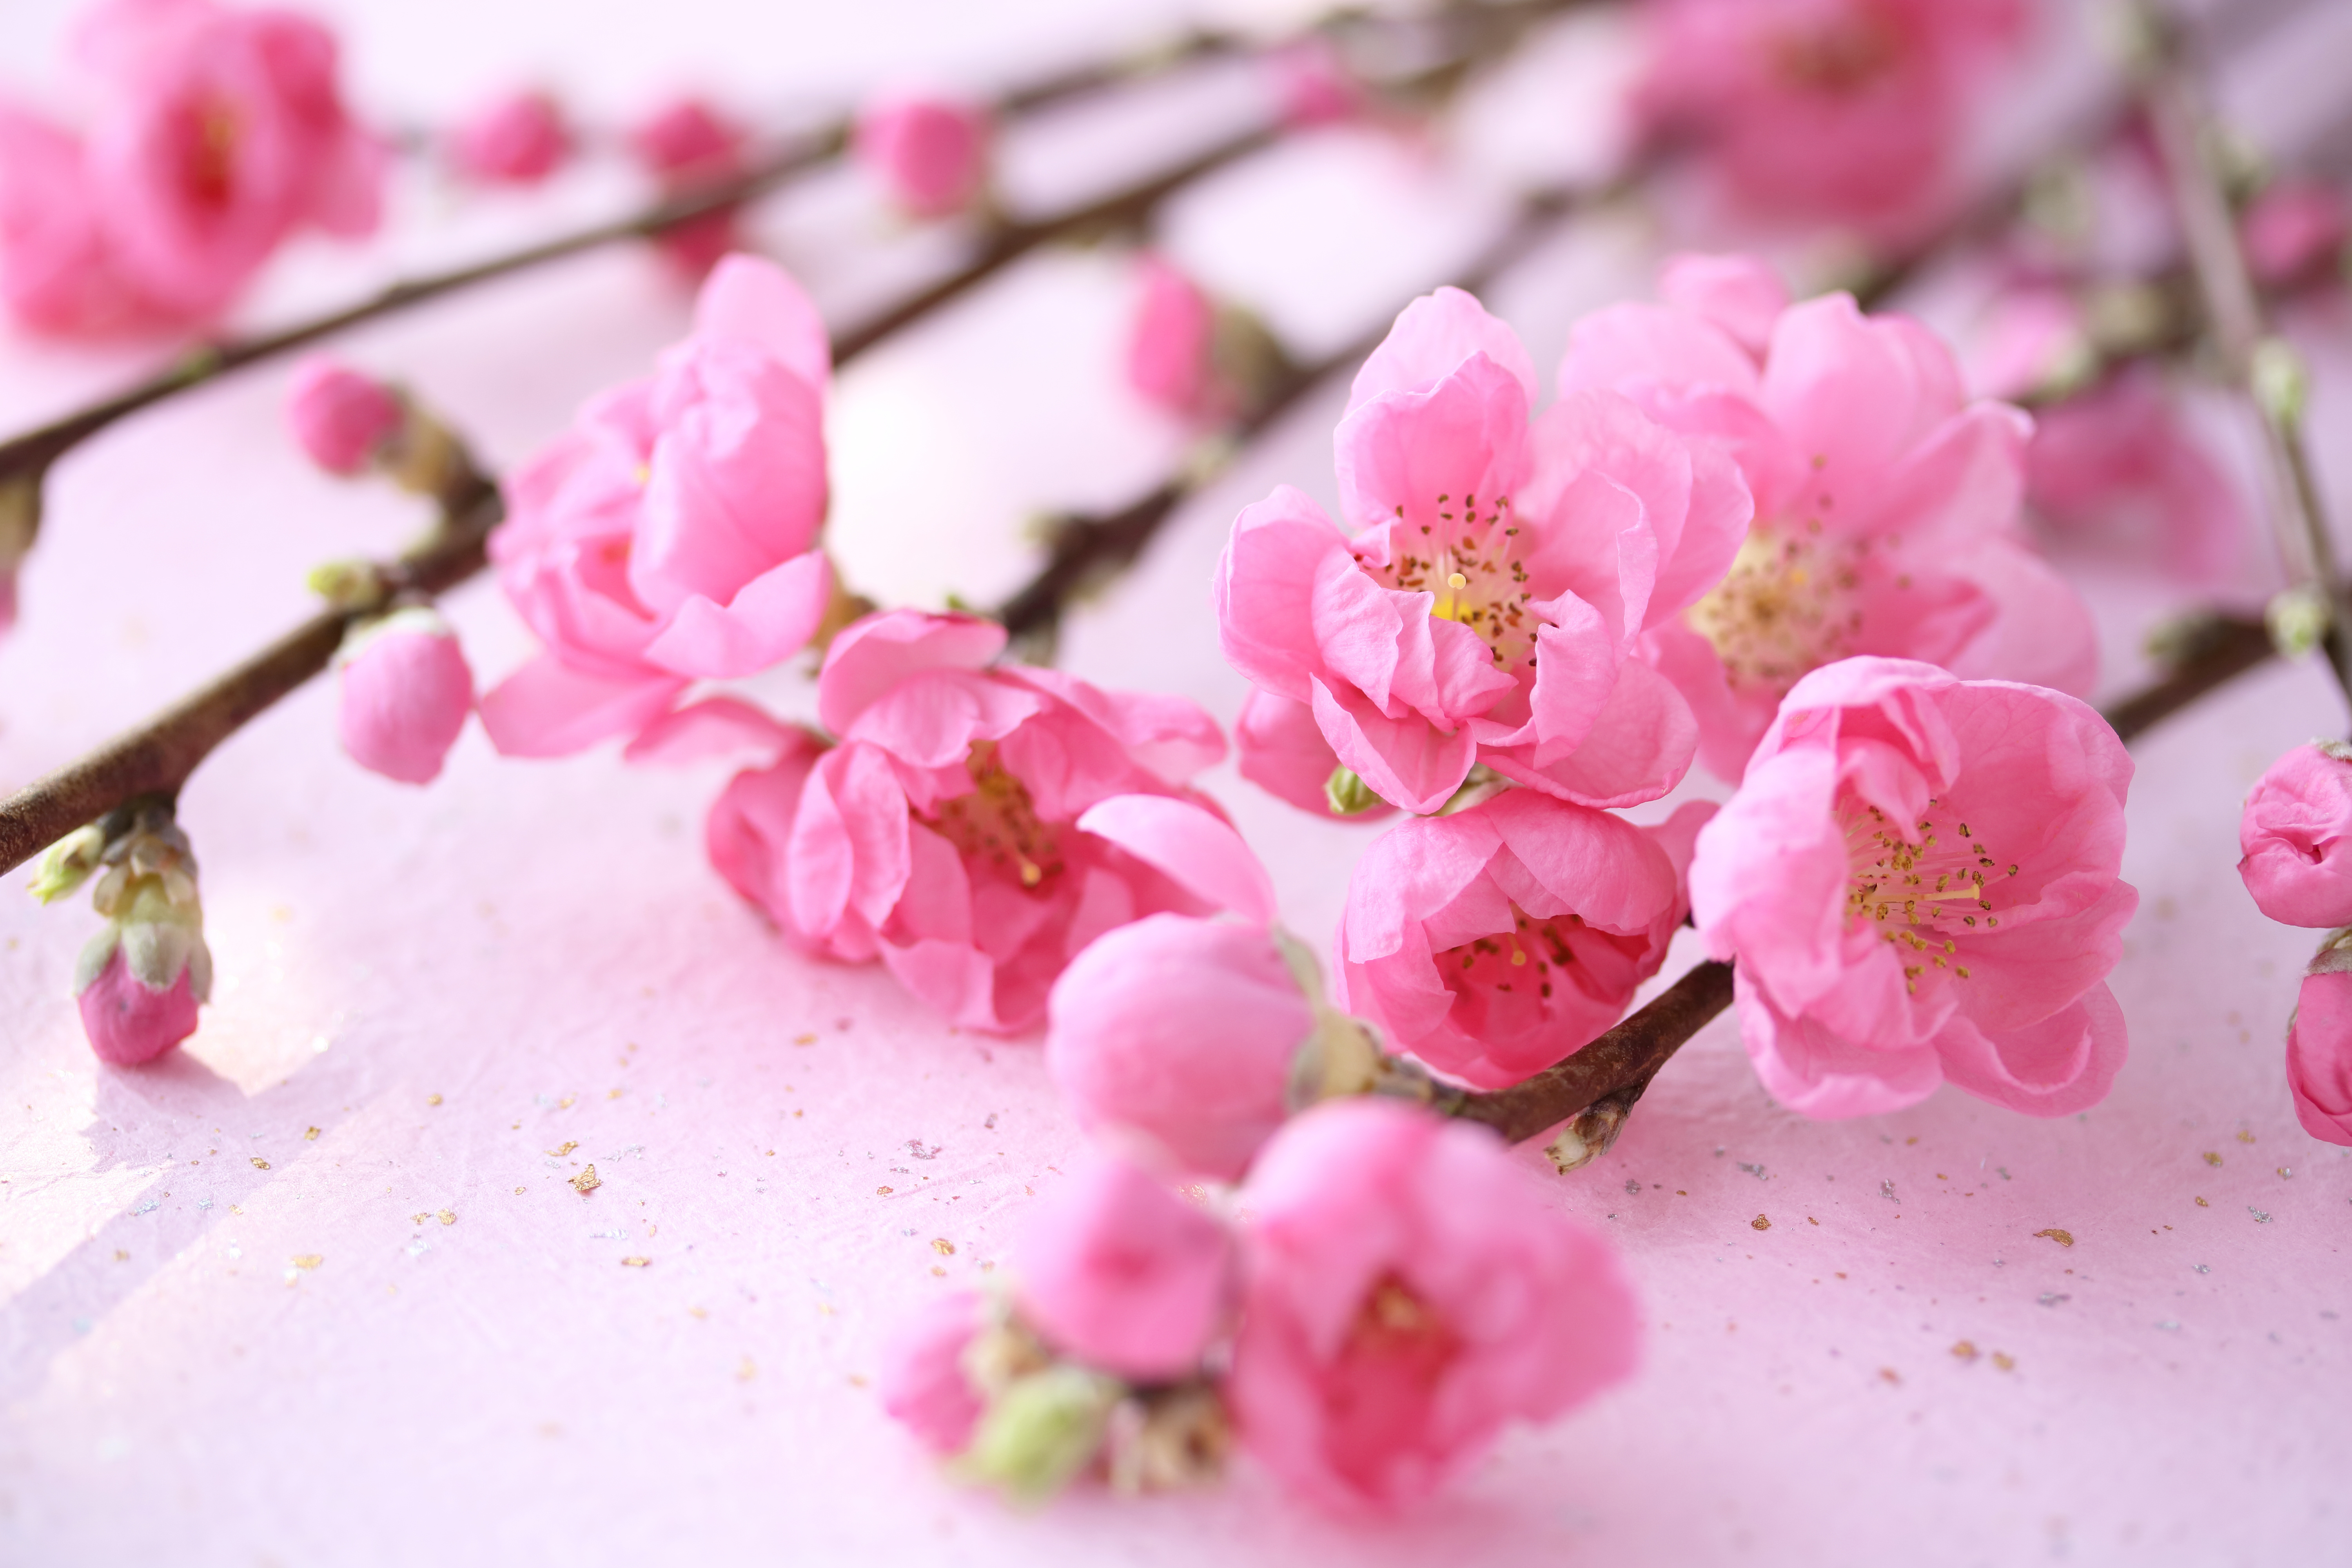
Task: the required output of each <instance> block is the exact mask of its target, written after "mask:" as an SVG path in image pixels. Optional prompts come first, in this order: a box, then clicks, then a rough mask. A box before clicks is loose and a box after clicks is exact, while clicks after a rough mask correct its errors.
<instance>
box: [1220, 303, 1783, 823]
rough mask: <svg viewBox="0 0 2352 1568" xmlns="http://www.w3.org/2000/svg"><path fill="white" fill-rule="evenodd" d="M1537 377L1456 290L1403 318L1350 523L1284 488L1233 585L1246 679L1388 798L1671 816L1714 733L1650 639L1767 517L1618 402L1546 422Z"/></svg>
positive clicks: (1729, 479) (1346, 483)
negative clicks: (1290, 706)
mask: <svg viewBox="0 0 2352 1568" xmlns="http://www.w3.org/2000/svg"><path fill="white" fill-rule="evenodd" d="M1534 394H1535V371H1534V366H1533V364H1532V363H1531V362H1530V361H1529V360H1528V353H1527V350H1526V349H1525V348H1524V347H1522V346H1521V345H1520V343H1519V342H1518V340H1517V337H1515V336H1514V335H1513V334H1512V332H1511V330H1510V329H1509V328H1508V327H1507V326H1506V325H1504V324H1503V323H1502V322H1501V321H1496V319H1495V318H1494V317H1492V316H1489V315H1488V314H1486V311H1485V310H1483V309H1481V308H1480V306H1479V304H1478V302H1477V301H1476V300H1474V299H1472V298H1471V297H1470V296H1469V295H1467V294H1465V293H1463V292H1462V291H1460V290H1459V289H1439V290H1438V291H1437V292H1436V293H1434V294H1432V295H1428V296H1425V297H1423V299H1420V300H1415V301H1414V302H1413V303H1412V305H1410V306H1408V307H1407V308H1406V309H1405V310H1404V312H1403V313H1402V315H1400V316H1399V317H1398V318H1397V321H1396V325H1395V327H1394V328H1393V329H1392V330H1391V331H1390V333H1389V335H1388V338H1387V340H1386V342H1383V343H1382V344H1381V347H1380V348H1379V350H1377V351H1376V352H1375V353H1373V354H1372V356H1371V357H1370V359H1369V360H1367V361H1366V362H1365V363H1364V366H1363V369H1362V370H1361V371H1360V373H1359V374H1358V375H1357V377H1356V382H1355V386H1354V388H1353V390H1352V392H1351V394H1350V395H1349V411H1348V414H1347V416H1346V417H1345V418H1344V419H1343V420H1342V421H1341V423H1340V425H1339V430H1338V433H1337V435H1336V437H1335V443H1336V446H1337V447H1338V458H1339V496H1340V503H1341V511H1342V515H1343V516H1344V518H1345V520H1346V521H1347V523H1348V524H1349V527H1351V528H1353V529H1354V530H1355V532H1354V534H1353V535H1352V537H1350V536H1349V535H1348V534H1344V533H1342V532H1341V531H1339V529H1338V528H1335V527H1334V526H1333V525H1332V523H1331V521H1329V520H1328V518H1327V517H1325V515H1324V514H1323V510H1322V509H1321V508H1320V507H1318V506H1317V505H1316V504H1315V503H1314V502H1313V501H1312V500H1308V499H1307V497H1306V496H1305V495H1303V494H1301V493H1300V492H1299V491H1297V490H1295V489H1290V488H1288V487H1284V488H1282V489H1277V490H1276V492H1275V493H1274V495H1273V496H1272V497H1270V498H1269V499H1267V500H1264V501H1261V502H1259V503H1258V504H1257V505H1255V506H1253V507H1251V508H1249V509H1247V510H1244V512H1243V513H1242V515H1241V517H1240V518H1239V519H1238V520H1237V521H1235V522H1234V532H1233V538H1232V541H1231V542H1230V543H1228V545H1227V546H1226V549H1225V553H1224V557H1223V560H1222V561H1221V562H1220V563H1218V568H1217V585H1216V595H1217V619H1218V634H1219V637H1220V640H1221V641H1222V643H1223V647H1224V652H1225V658H1226V659H1227V661H1228V662H1230V663H1231V664H1232V665H1233V666H1234V668H1236V669H1238V670H1239V671H1240V672H1241V673H1242V674H1243V675H1244V676H1246V677H1247V678H1248V679H1250V680H1251V681H1252V682H1253V683H1254V684H1255V685H1256V686H1258V687H1259V688H1260V689H1264V690H1265V691H1268V692H1271V693H1273V694H1274V695H1276V696H1278V697H1283V698H1286V699H1288V700H1291V701H1293V702H1299V703H1305V704H1307V705H1308V706H1310V707H1311V709H1312V710H1313V713H1314V717H1315V721H1316V723H1317V725H1318V727H1319V728H1320V729H1321V730H1322V731H1323V734H1324V736H1325V738H1326V739H1327V740H1328V742H1330V744H1331V747H1332V749H1333V751H1334V752H1335V753H1336V755H1337V756H1338V759H1339V762H1340V763H1342V764H1344V765H1345V766H1346V767H1348V768H1349V769H1350V770H1352V771H1353V772H1354V773H1356V774H1358V775H1359V776H1360V778H1361V779H1362V781H1363V783H1364V784H1366V785H1367V786H1369V787H1370V790H1371V791H1372V792H1373V793H1374V794H1376V795H1380V796H1381V798H1382V799H1384V800H1387V801H1389V802H1391V804H1393V805H1400V806H1402V807H1404V808H1405V809H1406V810H1408V811H1415V812H1430V811H1434V810H1436V809H1437V808H1438V807H1439V806H1441V805H1444V803H1445V801H1446V800H1447V799H1448V797H1450V796H1451V795H1453V794H1454V791H1455V790H1456V789H1458V788H1459V787H1460V786H1461V784H1462V783H1463V782H1464V780H1465V778H1466V777H1467V775H1468V773H1469V772H1470V769H1471V767H1472V766H1473V765H1474V764H1475V763H1484V764H1486V766H1487V767H1489V768H1491V769H1492V770H1494V771H1495V772H1496V773H1500V774H1502V775H1503V776H1505V777H1507V778H1509V779H1512V780H1514V781H1516V782H1517V783H1520V784H1527V785H1528V786H1530V787H1532V788H1536V789H1539V790H1542V791H1544V792H1546V793H1548V794H1551V795H1558V796H1559V797H1560V798H1562V799H1565V800H1572V801H1576V802H1579V803H1580V804H1583V805H1596V806H1611V805H1631V804H1633V803H1635V802H1639V801H1643V800H1650V799H1654V798H1655V797H1657V796H1658V795H1664V793H1665V792H1666V791H1667V790H1669V789H1671V788H1673V787H1674V785H1675V783H1676V782H1677V781H1678V780H1680V778H1681V777H1682V775H1683V773H1684V772H1685V769H1686V768H1687V767H1688V766H1689V763H1690V760H1691V755H1692V751H1693V747H1694V745H1695V744H1696V738H1697V737H1696V726H1695V724H1694V721H1693V719H1692V716H1691V712H1690V709H1689V707H1688V705H1687V704H1686V703H1685V701H1684V700H1683V698H1682V697H1681V695H1680V694H1678V693H1677V692H1676V691H1675V689H1674V687H1673V686H1672V684H1671V683H1669V682H1668V681H1667V680H1666V679H1664V677H1662V676H1661V675H1659V674H1658V672H1657V671H1656V670H1655V669H1654V668H1651V667H1650V665H1649V664H1647V663H1646V662H1644V660H1643V657H1642V656H1641V643H1642V639H1643V634H1644V633H1645V632H1646V631H1647V630H1649V629H1650V628H1651V627H1653V626H1657V625H1660V624H1662V623H1663V622H1664V621H1665V620H1667V619H1669V618H1671V617H1672V616H1675V615H1676V614H1678V613H1679V612H1680V611H1682V610H1683V609H1684V608H1685V606H1687V605H1690V604H1691V603H1692V602H1693V601H1694V600H1696V599H1697V598H1698V597H1699V595H1702V594H1704V593H1706V591H1707V589H1708V588H1709V587H1710V586H1711V585H1712V584H1715V583H1716V581H1717V579H1719V578H1720V577H1721V576H1722V575H1723V573H1724V570H1725V568H1726V567H1727V566H1728V565H1729V564H1730V563H1731V560H1732V558H1733V556H1734V554H1735V553H1736V552H1738V548H1739V540H1740V536H1741V533H1742V531H1743V530H1744V529H1745V527H1746V524H1747V522H1748V512H1749V505H1748V494H1747V490H1746V489H1745V487H1744V486H1743V485H1742V484H1741V482H1740V479H1739V475H1738V470H1737V468H1735V467H1734V466H1733V464H1732V462H1731V460H1730V458H1728V457H1727V455H1726V454H1725V453H1724V452H1723V451H1722V450H1721V449H1719V448H1718V447H1717V445H1716V444H1715V443H1714V442H1712V441H1692V440H1687V439H1685V438H1684V437H1680V436H1677V435H1675V433H1674V432H1672V431H1670V430H1668V429H1666V428H1665V427H1664V426H1661V425H1659V424H1657V423H1656V422H1654V420H1652V419H1650V418H1648V417H1647V416H1644V415H1643V413H1642V412H1641V411H1640V410H1639V409H1638V408H1636V407H1635V406H1634V405H1633V403H1632V402H1630V401H1628V400H1627V399H1626V398H1624V397H1622V396H1620V395H1616V394H1615V393H1612V392H1601V391H1584V392H1579V393H1577V394H1575V395H1570V396H1565V397H1562V398H1561V399H1560V400H1559V402H1558V403H1556V404H1554V405H1552V406H1551V407H1550V408H1549V409H1548V410H1547V411H1546V412H1545V413H1544V414H1543V415H1542V416H1541V417H1539V418H1538V419H1536V420H1534V421H1533V422H1532V423H1530V421H1529V418H1528V408H1529V405H1530V404H1531V402H1532V400H1533V397H1534Z"/></svg>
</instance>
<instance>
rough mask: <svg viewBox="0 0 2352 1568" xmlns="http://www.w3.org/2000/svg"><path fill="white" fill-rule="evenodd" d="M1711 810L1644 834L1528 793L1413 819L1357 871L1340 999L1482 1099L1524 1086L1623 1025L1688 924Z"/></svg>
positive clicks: (1696, 809)
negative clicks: (1689, 876) (1688, 901)
mask: <svg viewBox="0 0 2352 1568" xmlns="http://www.w3.org/2000/svg"><path fill="white" fill-rule="evenodd" d="M1712 810H1713V807H1711V806H1708V805H1699V804H1694V805H1685V806H1684V807H1683V808H1682V810H1681V811H1680V812H1679V813H1677V814H1676V816H1675V818H1674V820H1673V821H1672V822H1671V823H1669V824H1665V825H1662V826H1659V827H1657V828H1642V827H1637V826H1634V825H1633V824H1632V823H1630V822H1627V821H1626V820H1624V819H1623V818H1622V817H1620V816H1612V815H1611V814H1610V813H1608V812H1602V811H1594V810H1592V809H1591V807H1588V806H1580V805H1570V804H1569V803H1568V802H1566V801H1561V800H1554V799H1552V798H1550V797H1549V796H1548V795H1539V794H1538V793H1536V792H1535V791H1532V790H1506V791H1504V792H1503V793H1502V794H1501V795H1496V797H1495V798H1493V799H1492V800H1488V801H1484V802H1481V803H1480V804H1479V805H1474V806H1472V807H1470V808H1469V809H1467V810H1465V811H1460V812H1456V813H1454V814H1453V815H1451V816H1422V817H1412V818H1410V819H1408V820H1407V821H1405V822H1403V823H1402V824H1400V825H1399V826H1396V827H1394V828H1391V830H1390V831H1389V832H1387V833H1386V834H1383V835H1382V836H1381V838H1380V839H1379V841H1378V842H1376V843H1374V844H1373V846H1372V847H1371V848H1370V850H1368V851H1366V853H1365V854H1364V857H1363V858H1361V859H1360V860H1359V861H1357V862H1356V869H1355V872H1354V874H1353V875H1352V876H1351V877H1350V878H1349V881H1348V907H1347V912H1346V914H1345V915H1343V916H1342V917H1341V920H1340V926H1339V972H1340V976H1341V980H1342V984H1343V996H1342V1000H1343V1001H1344V1003H1345V1005H1347V1006H1348V1007H1349V1008H1350V1009H1351V1010H1353V1011H1354V1012H1356V1013H1357V1014H1359V1015H1360V1016H1362V1017H1364V1018H1366V1019H1368V1020H1370V1022H1372V1023H1375V1024H1378V1025H1380V1026H1381V1027H1382V1028H1384V1029H1385V1030H1387V1032H1388V1036H1389V1038H1390V1041H1391V1043H1392V1044H1393V1045H1394V1046H1395V1047H1398V1048H1400V1049H1402V1050H1407V1051H1411V1052H1412V1054H1413V1055H1414V1056H1416V1057H1419V1058H1421V1059H1422V1060H1423V1061H1424V1062H1426V1063H1428V1064H1429V1065H1430V1066H1431V1067H1433V1068H1437V1069H1438V1070H1440V1071H1441V1072H1445V1073H1449V1074H1452V1075H1453V1076H1454V1077H1455V1078H1458V1079H1463V1080H1465V1082H1467V1083H1469V1084H1470V1085H1472V1086H1473V1087H1474V1088H1478V1089H1499V1088H1501V1087H1503V1086H1505V1085H1507V1084H1512V1083H1517V1081H1519V1080H1520V1079H1524V1078H1526V1077H1528V1075H1529V1074H1531V1073H1535V1072H1537V1071H1539V1070H1540V1069H1542V1068H1548V1067H1549V1066H1551V1065H1552V1063H1554V1062H1556V1061H1559V1059H1560V1058H1563V1057H1566V1056H1568V1055H1570V1053H1572V1052H1574V1051H1577V1050H1579V1049H1580V1048H1581V1047H1584V1046H1585V1045H1586V1044H1587V1043H1588V1042H1590V1041H1591V1040H1592V1039H1593V1038H1594V1037H1597V1036H1598V1035H1600V1034H1601V1031H1603V1030H1605V1029H1607V1028H1608V1027H1609V1026H1611V1025H1612V1024H1614V1023H1616V1022H1617V1020H1618V1019H1619V1018H1620V1017H1622V1016H1624V1012H1625V1009H1626V1007H1627V1005H1629V1004H1630V1003H1631V1002H1632V1001H1633V992H1634V988H1635V987H1637V986H1639V985H1640V984H1642V982H1643V981H1644V980H1647V979H1648V978H1649V977H1650V976H1651V975H1653V974H1655V973H1657V972H1658V966H1659V965H1660V964H1661V963H1664V962H1665V957H1666V948H1667V945H1668V944H1669V943H1670V942H1672V941H1673V940H1674V934H1675V928H1676V927H1678V926H1679V925H1681V924H1682V920H1683V915H1684V912H1685V901H1684V898H1683V889H1682V879H1683V871H1684V868H1685V867H1687V866H1688V865H1689V863H1690V846H1691V839H1692V837H1693V836H1694V835H1695V834H1696V833H1697V831H1698V826H1699V824H1700V823H1701V822H1704V821H1705V820H1706V816H1707V815H1708V814H1709V813H1710V812H1711V811H1712Z"/></svg>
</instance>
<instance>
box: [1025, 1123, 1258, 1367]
mask: <svg viewBox="0 0 2352 1568" xmlns="http://www.w3.org/2000/svg"><path fill="white" fill-rule="evenodd" d="M1232 1252H1233V1244H1232V1241H1231V1239H1230V1237H1228V1236H1227V1235H1226V1232H1225V1227H1224V1226H1223V1225H1221V1224H1219V1223H1218V1222H1217V1221H1216V1220H1215V1219H1213V1218H1212V1217H1211V1216H1210V1215H1205V1214H1203V1213H1202V1212H1201V1211H1200V1210H1199V1209H1197V1208H1195V1207H1193V1206H1192V1205H1191V1204H1188V1203H1186V1202H1185V1201H1184V1200H1183V1199H1182V1198H1181V1197H1178V1196H1177V1195H1176V1194H1173V1193H1171V1192H1170V1191H1169V1190H1168V1189H1167V1188H1166V1187H1165V1186H1163V1185H1161V1184H1160V1183H1159V1182H1158V1181H1157V1180H1155V1179H1154V1178H1153V1177H1151V1176H1150V1175H1149V1174H1147V1173H1144V1172H1143V1171H1142V1170H1140V1169H1139V1168H1138V1167H1136V1166H1135V1165H1133V1164H1131V1163H1129V1162H1128V1161H1126V1160H1123V1159H1118V1158H1116V1157H1100V1156H1098V1157H1096V1158H1092V1159H1090V1160H1088V1161H1087V1163H1085V1164H1084V1165H1082V1166H1080V1167H1079V1168H1078V1170H1077V1171H1076V1173H1073V1174H1072V1175H1071V1176H1069V1177H1068V1178H1067V1179H1066V1180H1065V1181H1064V1182H1063V1183H1062V1184H1061V1185H1060V1186H1058V1187H1056V1188H1055V1189H1054V1190H1053V1191H1052V1192H1051V1193H1049V1194H1047V1195H1046V1196H1045V1199H1044V1200H1043V1201H1041V1202H1040V1203H1039V1204H1038V1205H1037V1206H1036V1207H1035V1208H1034V1210H1033V1211H1032V1212H1031V1214H1030V1217H1029V1221H1028V1226H1027V1228H1026V1229H1025V1230H1024V1232H1023V1233H1022V1236H1021V1239H1020V1241H1019V1242H1018V1243H1017V1244H1016V1246H1015V1247H1014V1249H1013V1277H1014V1279H1015V1286H1014V1294H1015V1299H1016V1300H1018V1302H1019V1305H1020V1309H1021V1315H1022V1317H1023V1318H1024V1320H1025V1321H1027V1322H1029V1323H1030V1324H1031V1325H1032V1326H1033V1327H1034V1328H1035V1329H1036V1330H1037V1331H1039V1332H1040V1333H1041V1334H1043V1335H1044V1336H1045V1340H1046V1342H1048V1343H1049V1344H1051V1345H1052V1346H1053V1347H1054V1348H1055V1349H1056V1350H1058V1351H1060V1352H1063V1353H1065V1354H1066V1355H1068V1356H1069V1357H1071V1358H1072V1359H1073V1360H1076V1361H1080V1362H1084V1363H1086V1364H1087V1365H1088V1366H1092V1367H1096V1368H1098V1369H1100V1370H1102V1371H1104V1372H1110V1373H1118V1374H1119V1375H1120V1376H1123V1377H1129V1378H1133V1379H1135V1380H1136V1381H1138V1382H1141V1383H1160V1382H1171V1381H1174V1380H1176V1379H1179V1378H1181V1377H1183V1376H1185V1375H1187V1374H1189V1373H1193V1372H1195V1371H1196V1370H1198V1368H1199V1366H1200V1363H1201V1356H1202V1352H1204V1351H1206V1350H1207V1348H1208V1344H1209V1338H1210V1336H1211V1334H1213V1332H1214V1331H1216V1328H1217V1324H1218V1321H1219V1319H1220V1318H1221V1317H1222V1316H1223V1310H1224V1304H1225V1293H1226V1288H1227V1284H1228V1275H1229V1271H1230V1265H1231V1259H1232Z"/></svg>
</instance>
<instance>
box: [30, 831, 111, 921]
mask: <svg viewBox="0 0 2352 1568" xmlns="http://www.w3.org/2000/svg"><path fill="white" fill-rule="evenodd" d="M105 849H106V830H105V829H104V828H102V827H100V826H98V825H97V824H96V823H91V824H90V825H89V826H88V827H77V828H75V829H74V830H73V831H72V832H71V833H68V834H67V835H66V836H65V837H63V838H60V839H58V841H57V842H56V843H55V844H52V845H50V846H49V847H47V849H44V850H42V851H41V858H40V859H39V860H38V861H37V862H36V863H35V864H34V867H33V879H32V880H31V881H30V882H29V883H27V884H26V888H25V890H26V892H28V893H30V894H32V895H33V897H34V898H36V899H37V900H40V901H41V902H42V903H45V904H54V903H56V902H57V901H58V900H59V899H62V898H64V897H65V896H66V895H67V894H68V893H70V892H72V891H73V890H74V889H76V888H79V887H80V886H81V885H82V884H83V883H84V882H86V881H88V880H89V876H90V873H91V872H93V871H95V870H97V869H98V865H99V856H100V854H102V853H104V851H105Z"/></svg>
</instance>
